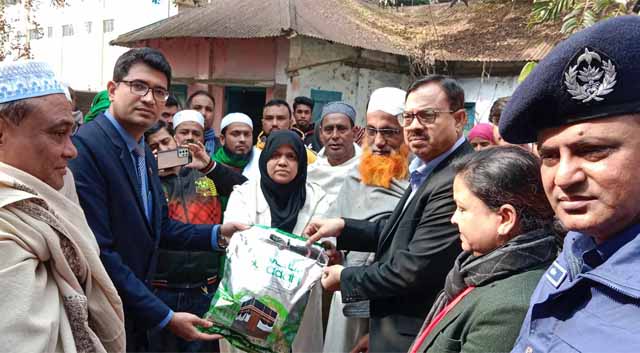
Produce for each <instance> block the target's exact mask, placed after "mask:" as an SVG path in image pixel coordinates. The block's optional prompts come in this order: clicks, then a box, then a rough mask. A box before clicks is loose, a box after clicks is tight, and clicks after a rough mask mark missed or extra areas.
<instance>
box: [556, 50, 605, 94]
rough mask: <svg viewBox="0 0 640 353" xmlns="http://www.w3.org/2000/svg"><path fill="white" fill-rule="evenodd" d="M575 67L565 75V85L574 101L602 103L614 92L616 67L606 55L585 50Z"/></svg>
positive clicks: (570, 68)
mask: <svg viewBox="0 0 640 353" xmlns="http://www.w3.org/2000/svg"><path fill="white" fill-rule="evenodd" d="M576 56H577V59H574V60H575V64H574V65H569V66H568V68H567V70H566V71H565V73H564V84H565V85H566V87H567V92H568V93H569V94H570V95H571V97H572V99H575V100H578V101H580V102H582V103H588V102H591V101H596V102H600V101H602V100H604V97H603V96H606V95H607V94H609V93H611V92H613V87H614V86H615V85H616V67H615V65H614V64H613V62H612V61H611V59H609V58H607V57H606V56H605V55H604V54H602V53H601V54H598V53H597V52H596V51H595V50H589V48H585V49H584V52H582V53H579V55H576Z"/></svg>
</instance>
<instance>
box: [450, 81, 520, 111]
mask: <svg viewBox="0 0 640 353" xmlns="http://www.w3.org/2000/svg"><path fill="white" fill-rule="evenodd" d="M517 80H518V76H503V77H489V78H483V79H481V78H479V77H467V78H458V81H459V82H460V85H461V86H462V88H463V89H464V93H465V101H467V102H474V103H475V104H476V106H475V110H476V122H483V123H486V122H489V110H491V105H493V102H494V101H495V100H496V99H498V98H500V97H505V96H510V95H511V94H512V93H513V91H514V90H515V89H516V86H517V85H518V82H517Z"/></svg>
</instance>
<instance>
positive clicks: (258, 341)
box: [203, 225, 328, 353]
mask: <svg viewBox="0 0 640 353" xmlns="http://www.w3.org/2000/svg"><path fill="white" fill-rule="evenodd" d="M305 241H306V240H305V239H304V238H302V237H299V236H296V235H293V234H289V233H286V232H284V231H281V230H278V229H274V228H269V227H265V226H259V225H255V226H253V227H251V228H250V229H248V230H245V231H243V232H239V233H236V234H235V235H234V236H233V237H232V238H231V242H230V243H229V246H228V247H227V262H226V264H225V269H224V275H223V277H222V281H221V282H220V286H219V287H218V290H217V291H216V294H215V296H214V297H213V299H212V301H211V307H210V308H209V311H208V312H207V313H206V314H205V316H204V318H205V319H207V320H209V321H211V322H212V323H213V326H212V327H210V328H207V329H203V330H204V331H205V332H208V333H217V334H221V335H223V336H225V338H226V339H227V340H228V341H229V342H230V343H231V344H232V345H234V346H236V347H237V348H239V349H241V350H244V351H246V352H261V353H262V352H271V353H280V352H282V353H289V352H290V351H291V345H292V343H293V339H294V338H295V336H296V334H297V332H298V328H299V327H300V322H301V320H302V314H303V313H304V311H305V307H306V305H307V299H308V297H309V293H310V291H311V289H312V288H313V286H315V285H319V283H318V282H319V279H320V277H321V275H322V269H323V267H324V266H326V264H327V261H328V258H327V256H326V255H325V254H324V252H323V250H322V248H321V247H320V246H319V245H312V246H310V247H307V246H305ZM318 334H322V333H321V332H319V333H318Z"/></svg>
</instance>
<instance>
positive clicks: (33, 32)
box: [29, 29, 42, 40]
mask: <svg viewBox="0 0 640 353" xmlns="http://www.w3.org/2000/svg"><path fill="white" fill-rule="evenodd" d="M29 39H31V40H34V39H42V32H40V31H39V30H37V29H32V30H30V31H29Z"/></svg>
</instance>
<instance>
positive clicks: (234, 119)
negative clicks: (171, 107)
mask: <svg viewBox="0 0 640 353" xmlns="http://www.w3.org/2000/svg"><path fill="white" fill-rule="evenodd" d="M174 119H175V118H174ZM233 123H243V124H247V125H249V126H250V127H251V128H252V129H253V121H251V118H250V117H249V116H248V115H247V114H244V113H229V114H227V115H225V116H224V118H222V122H221V123H220V131H222V130H224V128H225V127H227V126H229V125H231V124H233Z"/></svg>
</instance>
